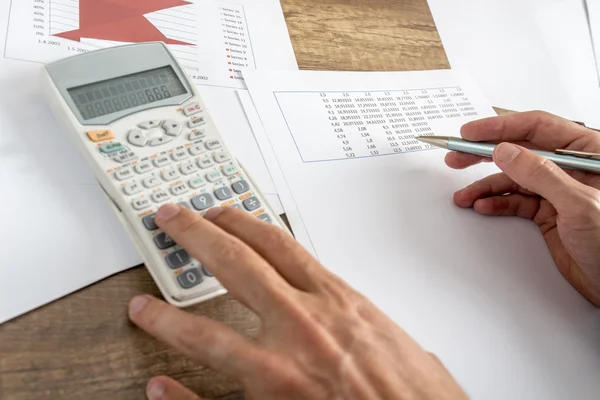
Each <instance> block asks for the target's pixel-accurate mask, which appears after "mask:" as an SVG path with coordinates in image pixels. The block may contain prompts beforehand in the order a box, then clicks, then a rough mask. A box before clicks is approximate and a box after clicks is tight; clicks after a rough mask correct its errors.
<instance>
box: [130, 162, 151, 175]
mask: <svg viewBox="0 0 600 400" xmlns="http://www.w3.org/2000/svg"><path fill="white" fill-rule="evenodd" d="M133 169H135V172H137V173H138V174H145V173H146V172H148V171H150V170H151V169H152V164H150V162H149V161H144V162H143V163H139V164H138V165H136V166H135V167H134V168H133Z"/></svg>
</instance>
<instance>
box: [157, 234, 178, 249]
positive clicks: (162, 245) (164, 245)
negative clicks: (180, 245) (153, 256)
mask: <svg viewBox="0 0 600 400" xmlns="http://www.w3.org/2000/svg"><path fill="white" fill-rule="evenodd" d="M154 244H155V245H156V247H158V248H159V249H161V250H164V249H168V248H169V247H173V246H175V244H176V243H175V241H174V240H173V239H171V237H170V236H168V235H167V234H166V233H164V232H161V233H159V234H158V235H156V236H154Z"/></svg>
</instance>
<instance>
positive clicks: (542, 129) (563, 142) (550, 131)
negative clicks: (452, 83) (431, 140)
mask: <svg viewBox="0 0 600 400" xmlns="http://www.w3.org/2000/svg"><path fill="white" fill-rule="evenodd" d="M460 134H461V136H462V137H463V138H464V139H465V140H471V141H486V142H498V143H499V142H517V141H529V142H531V143H533V144H534V145H535V146H536V147H539V148H540V149H544V150H548V151H554V150H556V149H571V150H578V151H586V152H594V153H597V152H600V134H598V133H596V132H594V131H592V130H591V129H588V128H586V127H584V126H581V125H579V124H577V123H575V122H572V121H569V120H566V119H564V118H561V117H558V116H556V115H552V114H549V113H546V112H543V111H530V112H524V113H515V114H508V115H504V116H501V117H491V118H484V119H480V120H477V121H473V122H469V123H467V124H465V125H463V127H462V128H461V131H460Z"/></svg>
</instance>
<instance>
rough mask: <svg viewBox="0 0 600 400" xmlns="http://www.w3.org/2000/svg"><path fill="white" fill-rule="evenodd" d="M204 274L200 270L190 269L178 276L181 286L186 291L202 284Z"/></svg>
mask: <svg viewBox="0 0 600 400" xmlns="http://www.w3.org/2000/svg"><path fill="white" fill-rule="evenodd" d="M202 279H203V278H202V274H201V273H200V270H199V269H198V268H194V269H189V270H187V271H185V272H182V273H181V274H179V275H177V281H178V282H179V285H180V286H181V287H182V288H184V289H189V288H192V287H194V286H196V285H199V284H201V283H202Z"/></svg>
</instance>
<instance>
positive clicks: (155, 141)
mask: <svg viewBox="0 0 600 400" xmlns="http://www.w3.org/2000/svg"><path fill="white" fill-rule="evenodd" d="M173 139H174V138H173V137H171V136H163V137H159V138H156V139H152V140H150V146H160V145H161V144H165V143H169V142H170V141H171V140H173Z"/></svg>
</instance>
